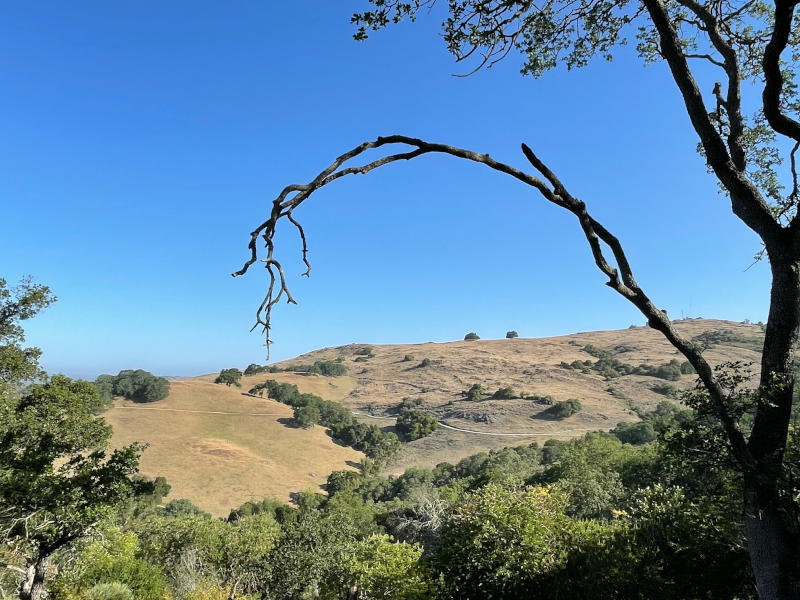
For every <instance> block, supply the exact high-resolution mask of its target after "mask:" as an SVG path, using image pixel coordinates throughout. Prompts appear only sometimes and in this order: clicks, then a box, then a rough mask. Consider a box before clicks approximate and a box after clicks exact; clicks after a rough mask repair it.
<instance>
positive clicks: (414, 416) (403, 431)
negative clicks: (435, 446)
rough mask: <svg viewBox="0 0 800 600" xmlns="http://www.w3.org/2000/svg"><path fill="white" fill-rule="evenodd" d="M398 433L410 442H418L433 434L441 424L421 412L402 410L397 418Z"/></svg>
mask: <svg viewBox="0 0 800 600" xmlns="http://www.w3.org/2000/svg"><path fill="white" fill-rule="evenodd" d="M396 426H397V431H398V432H399V433H400V435H402V436H403V438H404V439H406V440H408V441H414V440H418V439H420V438H424V437H427V436H429V435H430V434H432V433H433V432H434V431H436V430H437V429H438V428H439V423H437V422H436V419H435V418H434V417H432V416H431V415H429V414H427V413H424V412H422V411H419V410H411V409H409V408H402V409H401V410H400V415H399V416H398V417H397V425H396Z"/></svg>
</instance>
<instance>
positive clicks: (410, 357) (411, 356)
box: [403, 354, 414, 362]
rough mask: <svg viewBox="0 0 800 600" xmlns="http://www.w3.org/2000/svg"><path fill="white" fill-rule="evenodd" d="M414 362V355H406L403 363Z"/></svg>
mask: <svg viewBox="0 0 800 600" xmlns="http://www.w3.org/2000/svg"><path fill="white" fill-rule="evenodd" d="M412 360H414V355H413V354H406V355H405V356H404V357H403V362H411V361H412Z"/></svg>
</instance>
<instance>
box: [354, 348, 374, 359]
mask: <svg viewBox="0 0 800 600" xmlns="http://www.w3.org/2000/svg"><path fill="white" fill-rule="evenodd" d="M353 354H355V355H356V356H366V357H367V358H372V357H373V356H375V354H374V351H373V348H372V346H364V347H363V348H359V349H358V350H356V351H355V352H353Z"/></svg>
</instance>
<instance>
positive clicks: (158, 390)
mask: <svg viewBox="0 0 800 600" xmlns="http://www.w3.org/2000/svg"><path fill="white" fill-rule="evenodd" d="M94 386H95V388H97V393H98V395H99V398H100V401H101V404H102V407H103V408H104V409H105V408H108V407H110V406H111V404H112V403H113V401H114V396H121V397H123V398H125V399H126V400H132V401H134V402H158V401H159V400H163V399H164V398H166V397H167V396H168V395H169V381H168V380H167V379H165V378H164V377H156V376H155V375H153V374H152V373H149V372H148V371H144V370H142V369H136V370H135V371H134V370H131V369H126V370H124V371H120V372H119V373H118V374H117V375H100V376H98V377H97V379H95V381H94Z"/></svg>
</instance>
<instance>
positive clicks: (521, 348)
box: [107, 319, 763, 515]
mask: <svg viewBox="0 0 800 600" xmlns="http://www.w3.org/2000/svg"><path fill="white" fill-rule="evenodd" d="M676 327H677V328H678V330H679V331H681V333H683V334H684V335H686V336H688V337H690V338H695V339H697V341H698V343H703V344H705V345H707V346H708V349H707V351H706V356H707V357H708V359H709V360H710V362H711V363H712V364H719V363H721V362H724V361H743V362H746V363H754V370H755V371H756V372H757V363H758V360H759V358H760V352H759V348H760V344H761V342H762V340H763V332H762V329H761V327H760V326H758V325H751V324H747V323H735V322H731V321H719V320H708V319H686V320H682V321H679V322H677V323H676ZM587 347H589V349H590V350H591V348H592V347H593V348H594V349H599V350H601V351H605V352H606V353H608V354H609V355H610V356H613V358H614V359H615V360H616V361H619V362H620V363H624V364H626V365H634V366H638V365H640V364H644V365H649V366H651V367H658V366H659V365H663V364H666V363H669V361H671V360H673V359H674V360H678V361H683V357H682V356H680V355H679V354H678V353H677V351H676V350H674V349H673V348H672V346H670V345H669V344H668V343H667V342H666V341H665V340H664V339H663V337H662V336H661V335H660V334H659V333H658V332H656V331H654V330H652V329H650V328H648V327H631V328H629V329H623V330H614V331H595V332H587V333H578V334H573V335H567V336H561V337H553V338H540V339H524V338H516V339H502V340H474V341H458V342H448V343H425V344H397V345H370V346H367V345H365V344H349V345H346V346H338V347H333V348H325V349H321V350H316V351H314V352H310V353H307V354H304V355H302V356H298V357H296V358H294V359H291V360H287V361H283V362H281V363H276V365H275V366H276V367H279V368H281V369H288V370H289V372H279V373H270V374H260V375H255V376H250V377H244V378H243V379H242V388H241V389H237V388H229V387H227V386H224V385H218V384H214V383H213V380H214V378H215V377H216V374H210V375H204V376H201V377H195V378H189V379H181V380H177V381H173V382H172V383H171V389H170V395H169V396H168V397H167V398H166V399H165V400H163V401H161V402H158V403H154V404H145V405H142V404H134V403H130V402H125V401H120V400H117V402H116V404H115V407H114V409H113V410H111V411H109V413H107V419H108V421H109V422H110V423H111V424H112V425H113V427H114V431H115V436H114V440H115V443H118V444H124V443H129V442H130V441H133V440H140V441H144V442H148V443H150V448H149V449H148V450H147V451H146V452H145V454H144V457H143V460H142V471H143V473H145V474H147V475H149V476H156V475H164V476H165V477H167V480H168V481H169V482H170V483H171V484H172V485H173V491H172V493H171V495H170V497H172V498H179V497H186V498H189V499H191V500H192V501H194V502H195V503H196V504H198V505H199V506H201V507H202V508H204V509H205V510H209V511H210V512H212V513H214V514H215V515H223V514H227V511H228V509H230V508H232V507H234V506H238V505H240V504H241V503H242V502H244V501H246V500H250V499H253V498H261V497H265V496H273V497H276V498H279V499H282V500H285V499H287V498H288V497H289V495H290V493H291V492H296V491H301V490H305V489H319V486H320V485H321V484H323V483H324V482H325V479H326V477H327V476H328V474H329V473H330V472H331V471H333V470H337V469H346V468H355V467H356V465H357V463H358V462H359V461H360V460H361V458H362V457H363V455H362V454H361V453H359V452H356V451H355V450H353V449H351V448H348V447H343V446H341V445H338V444H336V443H334V442H333V441H332V440H331V439H330V438H329V437H328V436H327V435H326V434H325V431H324V429H323V428H322V427H314V428H313V429H309V430H302V429H295V428H293V427H291V426H290V424H289V419H290V418H291V416H292V410H291V408H289V407H288V406H286V405H283V404H279V403H277V402H273V401H271V400H268V399H261V398H254V397H250V396H247V395H246V394H244V393H243V392H244V391H246V390H248V389H250V387H252V386H253V385H255V384H256V383H261V382H263V381H265V380H266V379H275V380H277V381H281V382H287V383H293V384H295V385H297V386H298V388H299V389H300V391H301V392H304V393H313V394H316V395H318V396H321V397H323V398H325V399H326V400H335V401H337V402H340V403H341V404H343V405H344V406H346V407H348V408H350V409H351V410H353V411H354V412H356V413H357V415H358V418H359V419H361V420H363V421H365V422H367V423H371V424H377V425H379V426H381V427H383V428H385V429H388V430H391V429H393V425H394V416H393V409H394V408H395V407H396V406H397V405H398V404H399V403H400V402H401V401H402V400H403V399H404V398H413V399H419V400H420V401H421V409H422V410H424V411H426V412H429V413H430V414H433V415H434V416H435V417H436V419H437V420H439V422H440V423H441V424H442V425H444V427H440V428H439V430H438V431H436V432H435V433H434V434H433V435H431V436H430V437H427V438H423V439H420V440H417V441H414V442H410V443H407V444H404V445H403V449H402V450H401V452H400V453H399V455H398V456H397V458H396V459H395V460H393V461H392V463H390V464H389V466H388V468H387V470H388V472H393V473H399V472H402V471H403V470H404V469H405V468H407V467H409V466H425V467H432V466H434V465H436V464H437V463H439V462H444V461H447V462H456V461H458V460H460V459H461V458H464V457H466V456H469V455H471V454H475V453H477V452H480V451H484V450H489V449H493V448H501V447H504V446H514V445H521V444H529V443H532V442H534V441H535V442H538V443H540V444H541V443H543V442H545V441H546V440H547V439H551V438H557V439H566V438H570V437H577V436H581V435H583V434H584V433H585V432H586V431H593V430H598V429H602V430H608V429H611V428H613V427H614V426H616V424H617V423H619V422H620V421H636V420H638V418H639V417H638V416H637V411H638V412H642V411H646V410H649V409H652V408H653V407H655V406H656V405H657V404H658V402H660V401H663V400H665V399H670V400H673V399H671V398H669V397H668V396H665V395H663V393H658V392H657V391H654V389H653V388H658V387H659V386H662V392H663V386H665V385H669V386H673V387H674V388H675V389H676V390H681V389H686V388H689V387H691V386H693V385H694V382H695V376H694V375H691V374H683V375H681V376H680V377H679V379H678V380H676V381H665V380H664V379H660V378H658V377H655V376H652V375H625V376H621V377H616V378H612V379H606V377H604V376H603V375H602V374H600V373H598V372H597V371H594V370H589V369H584V370H581V369H575V368H571V367H569V365H570V364H571V363H573V362H574V361H587V360H589V361H595V360H596V358H595V357H593V356H592V355H591V354H590V353H589V352H587V351H586V350H585V349H586V348H587ZM321 360H326V361H338V362H341V363H342V364H344V365H345V366H346V367H347V373H348V374H347V375H346V376H342V377H324V376H321V375H309V374H303V373H297V372H291V371H292V369H297V368H298V367H302V366H306V365H309V364H313V363H314V362H315V361H321ZM476 383H478V384H480V385H481V386H482V387H483V388H484V389H485V390H486V391H487V392H489V393H492V392H494V391H496V390H497V389H499V388H505V387H511V388H513V389H514V390H515V391H516V392H517V395H518V396H520V397H516V398H512V399H503V400H500V399H492V398H487V399H484V400H479V401H470V400H467V399H466V398H465V395H464V392H466V390H468V389H469V388H470V387H471V386H472V385H473V384H476ZM546 396H552V397H553V399H554V400H555V401H561V400H566V399H569V398H577V399H579V400H580V402H581V404H582V406H583V409H582V410H581V411H580V412H579V413H578V414H575V415H573V416H570V417H568V418H566V419H563V420H554V419H550V418H548V417H547V412H546V411H547V409H548V405H547V404H546V403H545V402H544V397H546ZM673 401H674V400H673ZM459 430H462V431H459Z"/></svg>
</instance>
